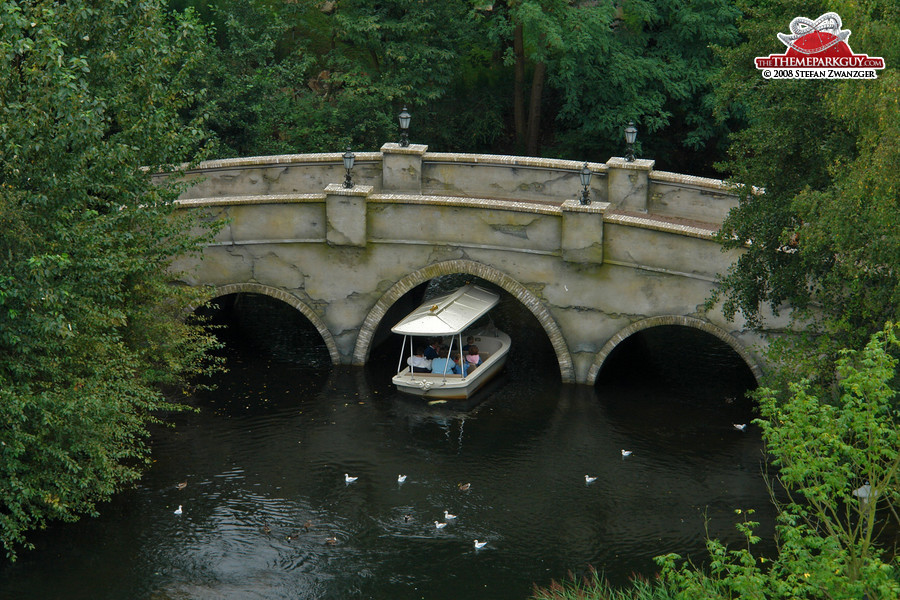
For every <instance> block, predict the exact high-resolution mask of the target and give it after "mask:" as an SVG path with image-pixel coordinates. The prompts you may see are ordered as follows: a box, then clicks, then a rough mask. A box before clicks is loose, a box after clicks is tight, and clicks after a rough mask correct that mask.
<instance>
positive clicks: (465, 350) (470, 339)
mask: <svg viewBox="0 0 900 600" xmlns="http://www.w3.org/2000/svg"><path fill="white" fill-rule="evenodd" d="M474 343H475V338H474V337H473V336H471V335H470V336H469V337H467V338H466V345H465V346H463V347H462V351H463V354H467V353H468V352H469V346H471V345H472V344H474Z"/></svg>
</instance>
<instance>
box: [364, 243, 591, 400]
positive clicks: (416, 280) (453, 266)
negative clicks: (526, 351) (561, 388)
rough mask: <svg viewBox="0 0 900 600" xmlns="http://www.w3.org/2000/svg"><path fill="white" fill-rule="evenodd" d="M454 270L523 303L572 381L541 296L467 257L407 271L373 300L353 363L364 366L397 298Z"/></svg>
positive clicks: (562, 373) (563, 373)
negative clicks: (487, 282) (385, 317)
mask: <svg viewBox="0 0 900 600" xmlns="http://www.w3.org/2000/svg"><path fill="white" fill-rule="evenodd" d="M456 273H463V274H466V275H474V276H476V277H480V278H481V279H484V280H485V281H489V282H491V283H493V284H495V285H497V286H500V287H501V288H503V289H504V290H506V291H507V292H509V293H510V295H512V296H513V297H514V298H515V299H516V300H518V301H519V302H521V303H522V304H523V305H525V307H526V308H527V309H528V310H529V311H530V312H531V314H533V315H534V317H535V318H536V319H537V320H538V322H539V323H540V324H541V327H543V329H544V331H545V332H546V333H547V337H549V338H550V344H551V345H552V346H553V351H554V352H555V353H556V359H557V361H558V362H559V373H560V376H561V377H562V381H563V383H573V382H575V366H574V364H573V363H572V356H571V354H570V353H569V347H568V345H567V344H566V340H565V337H564V336H563V333H562V330H561V329H560V327H559V324H558V323H557V322H556V320H555V319H554V318H553V316H552V315H551V314H550V311H549V310H547V307H546V306H544V304H543V303H542V302H541V300H540V298H538V297H537V296H535V295H534V294H533V293H532V292H531V291H529V290H528V288H526V287H525V286H524V285H522V284H521V283H519V282H518V281H516V280H515V279H513V278H512V277H510V276H509V275H507V274H505V273H503V272H501V271H499V270H497V269H495V268H493V267H491V266H488V265H485V264H482V263H479V262H475V261H473V260H467V259H455V260H447V261H442V262H438V263H434V264H431V265H428V266H426V267H423V268H421V269H419V270H417V271H414V272H412V273H410V274H409V275H407V276H406V277H404V278H403V279H401V280H400V281H398V282H397V283H395V284H394V285H393V286H391V288H390V289H389V290H388V291H387V292H386V293H385V294H384V295H383V296H382V297H381V298H380V299H379V300H378V302H376V303H375V306H374V307H373V308H372V310H371V311H369V314H368V315H367V316H366V320H365V321H364V322H363V325H362V327H361V328H360V330H359V335H358V336H357V338H356V347H355V349H354V351H353V364H356V365H363V364H365V363H366V361H367V360H368V358H369V352H370V351H371V349H372V348H371V347H372V338H373V337H374V335H375V331H376V330H377V329H378V325H379V324H380V323H381V320H382V319H383V318H384V315H385V314H386V313H387V311H388V309H389V308H390V307H391V306H393V304H394V303H395V302H396V301H397V300H399V299H400V298H401V297H403V295H404V294H406V293H407V292H408V291H410V290H411V289H413V288H414V287H416V286H417V285H419V284H421V283H424V282H426V281H428V280H430V279H434V278H435V277H438V276H440V275H453V274H456Z"/></svg>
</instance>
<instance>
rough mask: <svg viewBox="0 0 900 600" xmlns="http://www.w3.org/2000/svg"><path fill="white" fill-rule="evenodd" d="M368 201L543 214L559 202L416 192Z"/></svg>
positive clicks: (557, 207)
mask: <svg viewBox="0 0 900 600" xmlns="http://www.w3.org/2000/svg"><path fill="white" fill-rule="evenodd" d="M368 201H369V202H374V203H381V204H429V205H432V206H458V207H460V208H490V209H494V210H511V211H518V212H527V213H536V214H543V215H558V214H560V212H561V208H560V204H559V203H536V202H520V201H516V200H499V199H496V198H470V197H467V196H434V195H427V196H423V195H417V194H372V195H371V196H369V197H368Z"/></svg>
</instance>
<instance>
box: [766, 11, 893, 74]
mask: <svg viewBox="0 0 900 600" xmlns="http://www.w3.org/2000/svg"><path fill="white" fill-rule="evenodd" d="M842 26H843V24H842V23H841V17H840V16H839V15H838V14H837V13H834V12H828V13H825V14H824V15H822V16H820V17H819V18H818V19H816V20H815V21H813V20H812V19H808V18H806V17H796V18H795V19H794V20H793V21H791V24H790V33H778V39H779V40H781V41H782V43H784V45H785V46H787V51H786V52H785V53H784V54H770V55H769V56H758V57H756V68H757V69H759V70H761V71H762V76H763V77H765V78H766V79H877V77H878V75H877V73H876V70H880V69H883V68H884V59H883V58H881V57H870V56H869V55H867V54H854V53H853V51H852V50H851V49H850V46H849V45H848V44H847V38H848V37H850V30H849V29H842Z"/></svg>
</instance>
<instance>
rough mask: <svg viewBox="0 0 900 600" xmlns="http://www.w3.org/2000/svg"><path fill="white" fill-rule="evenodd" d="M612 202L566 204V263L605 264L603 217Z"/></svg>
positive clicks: (570, 202)
mask: <svg viewBox="0 0 900 600" xmlns="http://www.w3.org/2000/svg"><path fill="white" fill-rule="evenodd" d="M607 208H609V203H608V202H594V203H591V204H582V203H581V202H580V201H579V200H572V199H569V200H566V201H565V202H563V205H562V236H561V242H560V245H561V246H562V247H561V248H560V250H561V251H562V258H563V260H564V261H566V262H575V263H589V264H595V265H599V264H602V263H603V213H604V212H606V209H607Z"/></svg>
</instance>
